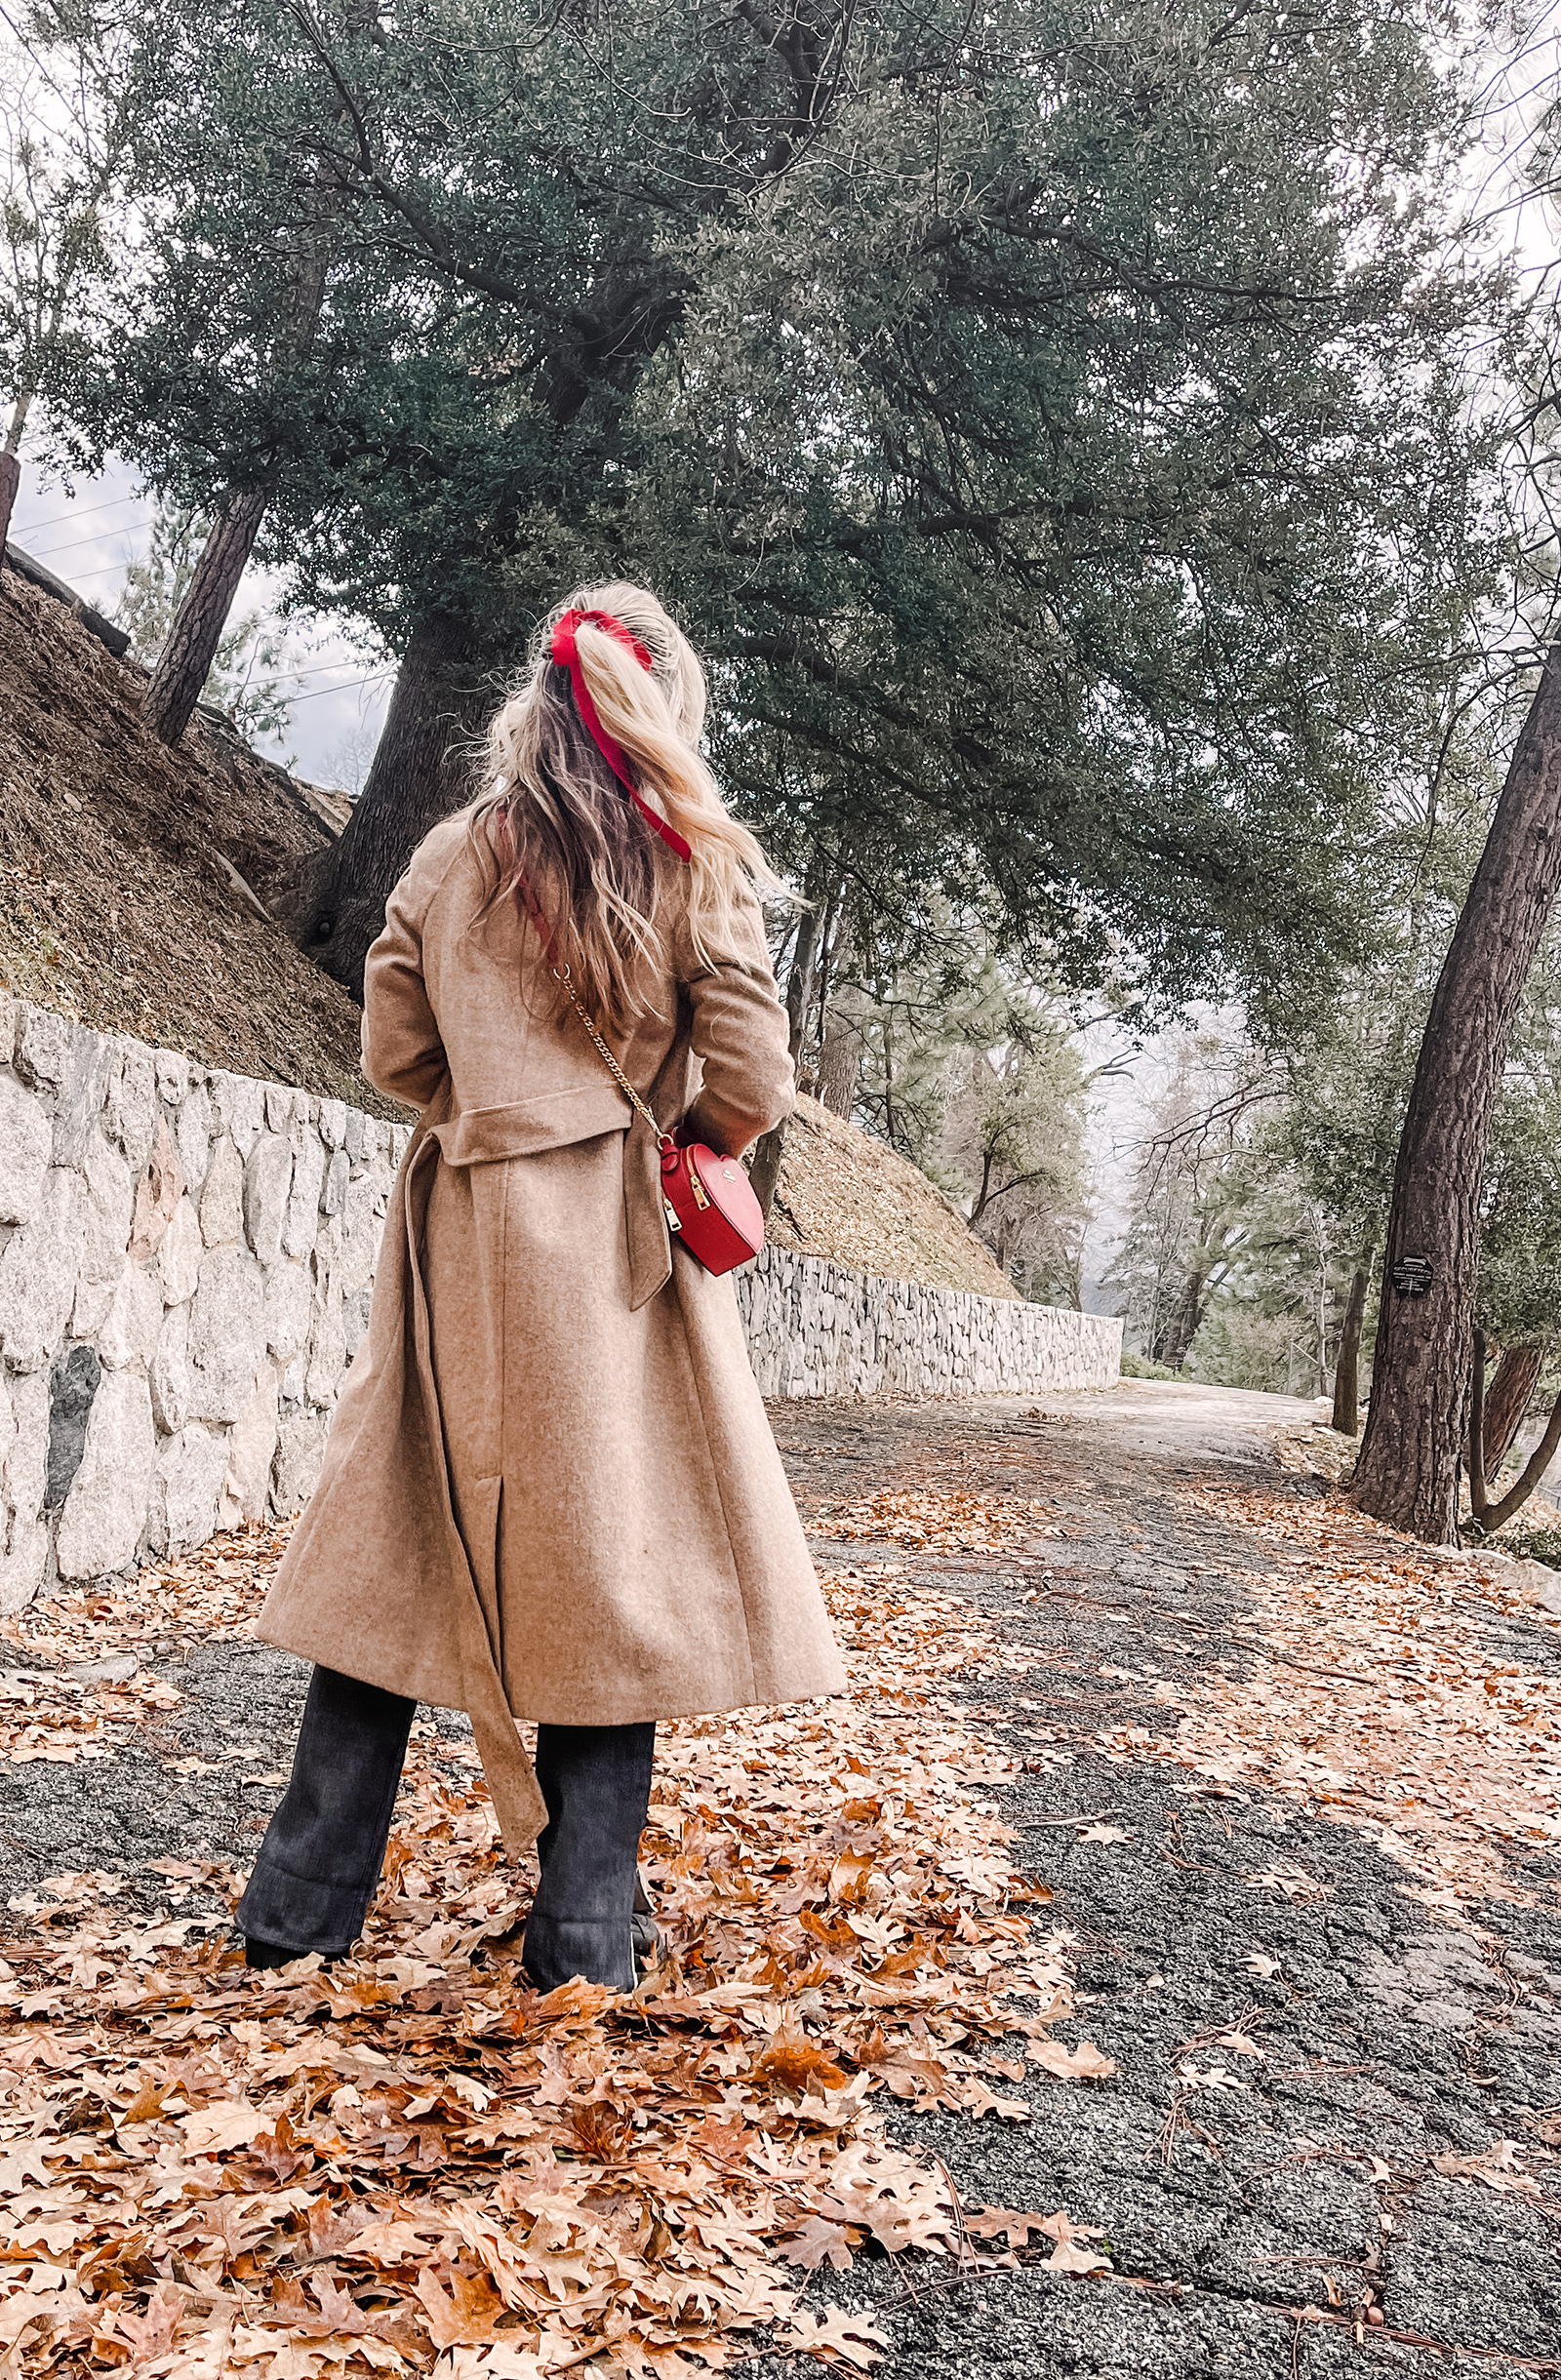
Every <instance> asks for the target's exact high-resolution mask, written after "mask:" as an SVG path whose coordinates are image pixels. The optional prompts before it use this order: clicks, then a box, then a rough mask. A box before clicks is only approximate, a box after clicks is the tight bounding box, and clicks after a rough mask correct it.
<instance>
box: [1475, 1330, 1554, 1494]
mask: <svg viewBox="0 0 1561 2380" xmlns="http://www.w3.org/2000/svg"><path fill="white" fill-rule="evenodd" d="M1543 1361H1544V1349H1543V1348H1542V1347H1503V1348H1502V1350H1501V1355H1500V1357H1499V1358H1498V1360H1497V1367H1496V1371H1495V1373H1494V1375H1493V1376H1492V1380H1491V1385H1490V1387H1489V1388H1488V1389H1487V1391H1486V1394H1485V1471H1486V1477H1487V1478H1488V1479H1493V1480H1494V1479H1495V1477H1496V1475H1497V1473H1498V1472H1499V1471H1500V1470H1501V1465H1502V1464H1503V1463H1504V1462H1505V1460H1506V1458H1507V1456H1508V1454H1509V1453H1510V1452H1511V1450H1512V1441H1513V1439H1514V1438H1516V1436H1517V1434H1518V1424H1519V1423H1520V1422H1521V1421H1522V1419H1523V1416H1524V1414H1525V1413H1526V1412H1527V1411H1528V1409H1529V1399H1530V1398H1531V1397H1532V1396H1533V1394H1534V1390H1535V1385H1536V1383H1537V1381H1538V1380H1539V1377H1540V1367H1541V1364H1542V1363H1543Z"/></svg>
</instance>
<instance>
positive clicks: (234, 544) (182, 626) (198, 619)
mask: <svg viewBox="0 0 1561 2380" xmlns="http://www.w3.org/2000/svg"><path fill="white" fill-rule="evenodd" d="M266 502H267V498H266V496H265V493H264V491H263V490H262V489H260V488H235V489H234V490H233V491H232V492H231V494H230V495H229V496H228V498H227V501H226V502H225V504H224V505H223V506H222V513H221V518H220V520H219V522H218V524H217V527H216V528H215V529H214V530H213V531H212V534H211V535H210V536H209V537H208V538H207V540H206V543H205V546H204V547H203V549H202V552H201V558H200V560H199V561H198V562H197V563H196V565H195V575H194V576H193V578H191V580H190V582H189V586H188V588H187V589H186V591H185V595H184V600H183V602H182V603H181V604H180V607H179V615H178V617H177V618H176V619H175V621H174V625H173V628H172V629H171V631H170V633H169V638H168V642H167V644H166V645H165V646H164V647H163V650H162V652H161V653H160V654H159V655H158V656H157V666H156V668H155V669H154V670H153V671H152V675H151V683H150V684H149V686H148V687H147V689H146V717H147V719H148V720H149V721H150V723H151V727H152V731H153V733H154V734H156V735H159V736H160V737H161V738H162V740H163V742H164V743H165V744H177V743H178V741H179V739H180V736H181V735H182V734H183V733H184V730H185V729H186V728H187V727H188V725H189V723H190V716H191V714H192V712H193V711H194V708H195V705H196V703H197V702H198V701H199V700H200V698H201V688H202V687H203V686H204V685H205V684H206V681H207V678H208V677H209V676H210V674H211V667H212V663H213V662H214V661H215V660H216V658H217V648H218V646H219V645H220V643H221V641H222V631H223V629H224V628H225V627H226V626H227V615H228V614H229V612H230V611H231V610H232V608H233V597H234V595H235V594H236V593H237V591H238V582H239V580H240V579H241V578H242V577H243V575H244V566H245V564H246V563H247V562H248V560H249V558H250V554H251V552H252V550H253V548H254V545H255V540H256V537H257V536H258V535H260V523H261V521H262V520H263V519H264V518H265V506H266Z"/></svg>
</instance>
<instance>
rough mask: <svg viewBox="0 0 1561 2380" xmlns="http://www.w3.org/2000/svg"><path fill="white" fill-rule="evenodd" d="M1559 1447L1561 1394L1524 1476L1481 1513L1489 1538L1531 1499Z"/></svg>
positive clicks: (1482, 1525) (1528, 1462) (1482, 1523)
mask: <svg viewBox="0 0 1561 2380" xmlns="http://www.w3.org/2000/svg"><path fill="white" fill-rule="evenodd" d="M1558 1447H1561V1397H1557V1399H1556V1401H1555V1403H1554V1405H1553V1406H1552V1407H1551V1408H1550V1418H1549V1420H1548V1421H1547V1422H1546V1423H1545V1425H1544V1436H1543V1437H1542V1438H1541V1441H1540V1443H1539V1445H1538V1446H1537V1447H1536V1448H1535V1449H1534V1452H1533V1453H1532V1454H1531V1455H1530V1456H1529V1459H1528V1461H1527V1462H1526V1463H1525V1464H1524V1466H1523V1471H1522V1475H1521V1477H1520V1478H1518V1479H1516V1480H1515V1481H1514V1482H1513V1484H1512V1486H1511V1487H1509V1488H1508V1489H1507V1491H1506V1493H1505V1495H1504V1496H1501V1497H1500V1498H1499V1499H1498V1501H1497V1502H1496V1503H1494V1504H1487V1505H1486V1507H1485V1510H1484V1511H1483V1512H1482V1513H1481V1514H1480V1515H1479V1523H1480V1527H1481V1528H1482V1529H1484V1531H1485V1533H1486V1535H1487V1536H1488V1537H1494V1536H1495V1534H1496V1532H1497V1530H1498V1529H1499V1528H1501V1527H1502V1525H1503V1523H1505V1522H1507V1521H1510V1520H1511V1518H1512V1515H1513V1514H1514V1513H1515V1512H1516V1511H1517V1510H1518V1508H1519V1506H1520V1505H1523V1504H1526V1503H1527V1502H1528V1500H1529V1498H1530V1496H1531V1495H1532V1494H1533V1493H1534V1490H1535V1489H1536V1487H1538V1486H1539V1485H1540V1482H1541V1480H1542V1479H1543V1477H1544V1475H1545V1473H1546V1472H1547V1471H1548V1470H1549V1468H1550V1465H1551V1464H1552V1463H1553V1462H1554V1460H1555V1455H1556V1448H1558Z"/></svg>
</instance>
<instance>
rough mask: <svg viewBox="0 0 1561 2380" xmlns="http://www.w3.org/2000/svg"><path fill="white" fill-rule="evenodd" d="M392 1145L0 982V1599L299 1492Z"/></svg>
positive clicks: (352, 1311)
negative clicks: (42, 1004) (39, 1005)
mask: <svg viewBox="0 0 1561 2380" xmlns="http://www.w3.org/2000/svg"><path fill="white" fill-rule="evenodd" d="M406 1141H407V1128H406V1127H405V1126H404V1125H398V1126H391V1125H388V1124H385V1123H382V1122H380V1121H379V1120H378V1119H377V1118H375V1117H373V1116H366V1115H363V1114H361V1113H360V1112H359V1111H358V1110H357V1109H356V1108H352V1107H348V1106H346V1105H345V1103H344V1102H343V1101H341V1100H340V1099H317V1098H311V1097H310V1096H308V1095H307V1094H306V1093H305V1092H303V1091H289V1090H286V1089H284V1088H283V1087H282V1086H280V1085H277V1084H274V1083H256V1082H251V1081H249V1080H247V1079H246V1078H245V1077H244V1076H241V1075H233V1074H222V1073H217V1072H212V1071H211V1070H209V1069H208V1068H205V1067H202V1066H198V1065H194V1064H192V1063H191V1062H190V1060H189V1059H188V1058H186V1057H184V1056H182V1055H180V1052H179V1051H173V1050H151V1049H148V1048H147V1047H146V1045H145V1044H144V1043H143V1042H137V1041H130V1040H119V1039H116V1038H113V1037H111V1036H109V1035H107V1034H102V1033H95V1032H91V1031H89V1030H88V1029H87V1028H86V1027H85V1026H83V1025H75V1024H71V1023H70V1022H68V1020H67V1019H65V1018H64V1017H61V1016H56V1015H53V1014H51V1013H50V1012H48V1011H47V1010H44V1009H33V1008H28V1007H25V1006H23V1005H21V1004H20V1003H19V1002H14V1001H12V1000H11V999H9V997H7V996H6V995H4V994H0V1358H3V1364H0V1611H14V1610H17V1609H18V1608H20V1606H21V1605H22V1604H24V1603H26V1602H27V1601H28V1600H29V1598H30V1597H31V1596H33V1595H34V1594H36V1593H37V1591H38V1589H39V1587H40V1586H42V1585H44V1584H45V1583H46V1581H48V1580H49V1579H50V1578H52V1577H53V1576H55V1575H56V1574H58V1575H60V1576H62V1577H65V1578H97V1577H100V1576H102V1575H104V1574H105V1573H108V1572H110V1571H116V1570H124V1569H128V1568H130V1567H132V1566H133V1565H134V1564H136V1563H137V1562H140V1561H146V1560H149V1559H152V1558H155V1557H156V1556H158V1555H161V1554H164V1553H168V1552H179V1551H180V1550H182V1549H184V1548H186V1547H189V1546H192V1545H198V1544H200V1543H201V1542H202V1541H203V1540H204V1539H205V1538H207V1537H209V1536H210V1535H211V1534H212V1531H213V1529H214V1528H222V1527H233V1526H234V1525H236V1524H237V1523H238V1522H239V1521H240V1520H243V1519H258V1518H260V1516H261V1515H262V1514H264V1513H265V1512H266V1511H267V1509H271V1510H275V1511H291V1510H293V1509H294V1508H295V1507H297V1506H298V1505H299V1504H300V1503H301V1502H302V1500H303V1498H304V1496H305V1495H307V1493H308V1491H309V1488H310V1487H311V1486H312V1485H313V1482H314V1477H315V1474H316V1472H317V1470H318V1468H319V1462H320V1452H321V1448H323V1446H324V1444H325V1432H326V1425H327V1423H328V1422H329V1419H330V1415H331V1408H333V1406H334V1405H335V1403H336V1400H337V1393H338V1390H339V1389H340V1382H341V1375H342V1373H343V1372H344V1371H345V1369H346V1367H347V1363H348V1360H349V1359H350V1357H351V1355H352V1353H353V1350H354V1349H355V1348H356V1346H357V1344H358V1341H359V1339H360V1338H361V1337H362V1335H363V1331H364V1328H365V1325H366V1324H367V1321H368V1314H369V1292H370V1289H371V1286H372V1284H373V1279H374V1267H375V1260H376V1258H377V1256H378V1254H379V1248H380V1226H381V1224H382V1221H383V1217H384V1213H385V1209H386V1207H387V1205H388V1203H389V1197H390V1188H391V1182H392V1179H393V1176H394V1172H395V1168H396V1166H397V1164H398V1163H399V1162H400V1158H401V1153H402V1150H403V1149H404V1148H405V1146H406Z"/></svg>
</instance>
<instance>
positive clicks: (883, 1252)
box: [770, 1098, 1019, 1297]
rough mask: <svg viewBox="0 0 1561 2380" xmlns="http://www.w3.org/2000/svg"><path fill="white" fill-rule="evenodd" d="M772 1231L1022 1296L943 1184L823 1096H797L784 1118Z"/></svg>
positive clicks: (898, 1277) (818, 1250)
mask: <svg viewBox="0 0 1561 2380" xmlns="http://www.w3.org/2000/svg"><path fill="white" fill-rule="evenodd" d="M770 1237H771V1239H772V1240H774V1241H775V1242H776V1243H777V1244H778V1245H779V1246H780V1247H781V1248H795V1249H805V1250H806V1251H807V1253H808V1254H810V1255H814V1256H832V1257H833V1258H834V1260H835V1262H836V1263H837V1264H846V1265H850V1266H852V1267H853V1268H854V1269H855V1270H856V1271H858V1272H862V1273H878V1274H881V1275H882V1276H883V1277H884V1278H885V1279H886V1280H890V1281H925V1282H930V1283H931V1284H932V1285H933V1286H934V1287H935V1288H939V1289H972V1290H974V1291H975V1292H976V1293H977V1294H978V1295H979V1296H981V1297H1017V1296H1018V1295H1019V1291H1018V1290H1017V1289H1015V1287H1014V1285H1013V1283H1012V1282H1011V1281H1010V1280H1009V1278H1008V1276H1007V1275H1006V1273H1004V1272H1003V1271H1002V1270H1001V1269H1000V1267H999V1266H998V1265H997V1263H996V1262H995V1261H994V1259H993V1258H992V1257H991V1255H990V1254H989V1253H988V1252H987V1250H986V1249H985V1248H984V1247H983V1246H982V1245H981V1241H980V1240H978V1239H977V1237H976V1235H975V1233H974V1232H973V1231H972V1230H971V1228H970V1225H969V1224H968V1223H967V1222H966V1220H965V1218H964V1216H963V1215H962V1214H960V1213H959V1211H958V1210H957V1209H956V1208H955V1207H954V1206H953V1205H952V1203H951V1202H950V1201H949V1200H948V1199H946V1198H945V1197H944V1196H943V1194H942V1192H941V1190H940V1189H939V1188H938V1187H937V1185H936V1183H934V1182H930V1181H929V1180H928V1179H927V1176H926V1174H925V1173H922V1172H920V1171H918V1170H917V1168H916V1167H915V1166H913V1165H912V1164H911V1163H910V1160H909V1159H908V1158H905V1157H900V1156H897V1155H896V1153H895V1151H894V1150H893V1149H890V1148H886V1147H885V1146H884V1144H883V1142H882V1141H881V1140H873V1139H871V1138H869V1136H868V1135H867V1133H865V1132H862V1131H858V1130H857V1127H856V1126H855V1125H854V1124H844V1123H842V1122H841V1120H840V1118H839V1117H838V1116H835V1115H831V1113H830V1112H829V1110H828V1108H826V1107H821V1106H820V1104H819V1102H818V1100H817V1099H809V1098H801V1099H799V1100H798V1101H797V1112H796V1115H795V1116H794V1117H793V1119H792V1121H791V1123H790V1124H789V1125H788V1126H787V1127H786V1146H785V1159H784V1163H783V1164H782V1166H781V1187H780V1190H779V1193H778V1195H777V1198H776V1203H775V1210H774V1212H773V1214H772V1216H771V1223H770Z"/></svg>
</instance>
